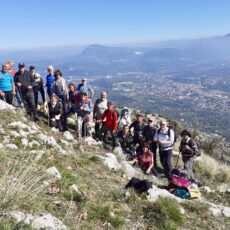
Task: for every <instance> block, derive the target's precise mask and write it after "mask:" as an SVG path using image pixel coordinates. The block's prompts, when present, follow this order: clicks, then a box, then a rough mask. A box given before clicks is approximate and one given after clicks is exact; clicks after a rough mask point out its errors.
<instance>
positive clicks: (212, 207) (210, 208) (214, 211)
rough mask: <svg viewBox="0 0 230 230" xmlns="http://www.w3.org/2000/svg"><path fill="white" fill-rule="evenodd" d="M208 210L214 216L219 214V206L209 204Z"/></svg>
mask: <svg viewBox="0 0 230 230" xmlns="http://www.w3.org/2000/svg"><path fill="white" fill-rule="evenodd" d="M209 211H210V212H211V214H212V215H213V216H215V217H218V216H221V208H219V207H215V206H211V207H209Z"/></svg>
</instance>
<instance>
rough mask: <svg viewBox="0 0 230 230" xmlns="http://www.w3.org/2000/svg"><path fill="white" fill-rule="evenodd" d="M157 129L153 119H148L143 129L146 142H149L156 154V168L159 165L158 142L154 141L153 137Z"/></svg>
mask: <svg viewBox="0 0 230 230" xmlns="http://www.w3.org/2000/svg"><path fill="white" fill-rule="evenodd" d="M156 131H157V127H155V126H154V124H153V120H152V119H151V118H149V119H148V125H146V126H145V127H144V129H143V137H144V142H145V143H148V144H149V146H150V150H151V152H152V153H153V154H154V168H156V167H157V143H156V142H155V141H153V137H154V135H155V133H156Z"/></svg>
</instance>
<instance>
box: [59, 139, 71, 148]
mask: <svg viewBox="0 0 230 230" xmlns="http://www.w3.org/2000/svg"><path fill="white" fill-rule="evenodd" d="M60 141H61V143H62V144H64V145H66V146H68V145H69V142H68V141H66V140H63V139H61V140H60Z"/></svg>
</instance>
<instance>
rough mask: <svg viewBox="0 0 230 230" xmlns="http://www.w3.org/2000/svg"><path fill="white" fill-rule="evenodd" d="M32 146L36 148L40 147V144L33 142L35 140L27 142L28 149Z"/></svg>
mask: <svg viewBox="0 0 230 230" xmlns="http://www.w3.org/2000/svg"><path fill="white" fill-rule="evenodd" d="M34 145H35V146H38V147H39V146H41V144H40V143H39V142H37V141H35V140H33V141H31V142H29V147H30V148H32V147H33V146H34Z"/></svg>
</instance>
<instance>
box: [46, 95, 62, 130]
mask: <svg viewBox="0 0 230 230" xmlns="http://www.w3.org/2000/svg"><path fill="white" fill-rule="evenodd" d="M62 114H63V108H62V104H61V103H60V102H59V101H58V99H57V97H56V95H55V94H53V95H51V97H50V102H49V103H48V116H49V125H50V126H51V127H55V128H57V129H59V131H63V124H62Z"/></svg>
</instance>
